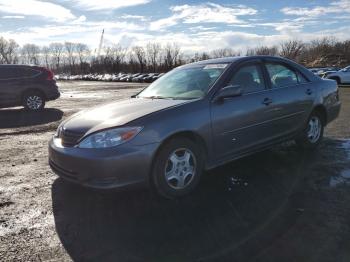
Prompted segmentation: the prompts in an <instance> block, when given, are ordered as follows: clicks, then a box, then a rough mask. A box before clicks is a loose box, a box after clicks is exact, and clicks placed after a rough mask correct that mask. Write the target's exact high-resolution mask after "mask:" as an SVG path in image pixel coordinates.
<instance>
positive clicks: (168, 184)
mask: <svg viewBox="0 0 350 262" xmlns="http://www.w3.org/2000/svg"><path fill="white" fill-rule="evenodd" d="M339 111H340V101H339V96H338V87H337V83H336V82H335V81H332V80H323V79H321V78H319V77H318V76H315V75H314V74H313V73H311V72H310V71H309V70H307V69H306V68H304V67H303V66H300V65H298V64H296V63H294V62H292V61H290V60H287V59H283V58H277V57H268V56H256V57H233V58H232V57H231V58H222V59H215V60H206V61H201V62H198V63H193V64H188V65H185V66H181V67H178V68H176V69H174V70H172V71H170V72H169V73H167V74H165V75H164V76H162V77H161V78H160V79H158V80H157V81H156V82H154V83H153V84H151V85H150V86H148V87H147V88H146V89H144V90H143V91H141V92H140V93H139V94H137V95H135V96H134V97H132V98H129V99H126V100H122V101H116V102H113V103H110V104H106V105H101V106H99V107H96V108H92V109H88V110H85V111H82V112H80V113H78V114H76V115H74V116H72V117H70V118H69V119H67V120H65V121H64V122H63V123H61V125H60V126H59V127H58V130H57V133H56V134H55V136H54V137H53V138H52V139H51V141H50V143H49V163H50V166H51V168H52V169H53V170H54V171H55V172H56V173H57V174H58V175H59V176H61V177H62V178H64V179H66V180H69V181H71V182H75V183H78V184H81V185H84V186H88V187H92V188H99V189H109V188H122V187H126V186H132V185H144V184H148V185H152V186H151V187H152V188H154V189H155V190H156V191H157V192H158V193H159V194H161V195H163V196H165V197H169V198H174V197H180V196H183V195H185V194H188V193H189V192H191V191H192V190H193V189H194V188H195V187H196V186H197V185H198V182H199V180H200V177H201V175H202V173H203V171H204V170H208V169H211V168H214V167H216V166H219V165H222V164H224V163H227V162H228V161H232V160H235V159H238V158H241V157H243V156H246V155H249V154H252V153H254V152H257V151H261V150H264V149H267V148H269V147H271V146H273V145H275V144H278V143H281V142H283V141H286V140H295V141H296V143H297V144H298V145H300V146H301V147H302V148H305V149H314V148H316V147H317V146H318V145H319V144H320V142H321V140H322V136H323V129H324V127H325V126H326V125H327V124H328V123H329V122H330V121H332V120H334V119H335V118H336V117H337V116H338V114H339Z"/></svg>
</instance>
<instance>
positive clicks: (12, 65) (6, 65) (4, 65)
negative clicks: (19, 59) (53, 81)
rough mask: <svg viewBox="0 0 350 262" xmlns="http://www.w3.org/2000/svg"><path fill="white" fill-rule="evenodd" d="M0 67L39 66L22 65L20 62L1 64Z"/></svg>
mask: <svg viewBox="0 0 350 262" xmlns="http://www.w3.org/2000/svg"><path fill="white" fill-rule="evenodd" d="M0 67H3V68H4V67H25V68H31V67H38V66H35V65H20V64H10V65H8V64H0Z"/></svg>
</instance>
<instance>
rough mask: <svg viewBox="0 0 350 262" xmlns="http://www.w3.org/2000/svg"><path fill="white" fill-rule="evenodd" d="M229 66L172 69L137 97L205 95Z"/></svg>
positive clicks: (179, 97)
mask: <svg viewBox="0 0 350 262" xmlns="http://www.w3.org/2000/svg"><path fill="white" fill-rule="evenodd" d="M227 66H228V64H208V65H198V66H195V67H190V68H179V69H175V70H172V71H170V72H169V73H167V74H165V75H164V76H162V77H161V78H159V79H158V80H157V81H155V82H154V83H152V84H151V85H150V86H149V87H147V88H146V89H145V90H143V91H142V92H141V93H140V94H139V95H138V96H137V97H142V98H159V99H161V98H169V99H196V98H201V97H204V96H205V94H206V93H207V92H208V90H209V88H210V87H211V86H212V85H213V84H214V82H215V81H216V80H217V79H218V78H219V77H220V76H221V74H222V73H223V72H224V70H225V68H226V67H227Z"/></svg>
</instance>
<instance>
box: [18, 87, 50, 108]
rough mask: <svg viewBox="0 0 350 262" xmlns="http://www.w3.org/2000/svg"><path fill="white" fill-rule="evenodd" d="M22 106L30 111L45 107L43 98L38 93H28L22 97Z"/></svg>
mask: <svg viewBox="0 0 350 262" xmlns="http://www.w3.org/2000/svg"><path fill="white" fill-rule="evenodd" d="M22 103H23V106H24V108H25V109H27V110H30V111H39V110H42V109H43V108H44V107H45V97H44V95H43V94H42V93H40V92H38V91H30V92H27V93H25V94H24V96H23V101H22Z"/></svg>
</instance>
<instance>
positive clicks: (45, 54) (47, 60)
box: [41, 46, 51, 68]
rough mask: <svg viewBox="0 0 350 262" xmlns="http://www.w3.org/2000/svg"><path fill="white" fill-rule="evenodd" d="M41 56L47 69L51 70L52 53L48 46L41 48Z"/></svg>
mask: <svg viewBox="0 0 350 262" xmlns="http://www.w3.org/2000/svg"><path fill="white" fill-rule="evenodd" d="M41 55H42V60H43V63H44V64H45V66H46V68H51V52H50V48H49V47H48V46H43V47H42V48H41Z"/></svg>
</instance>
